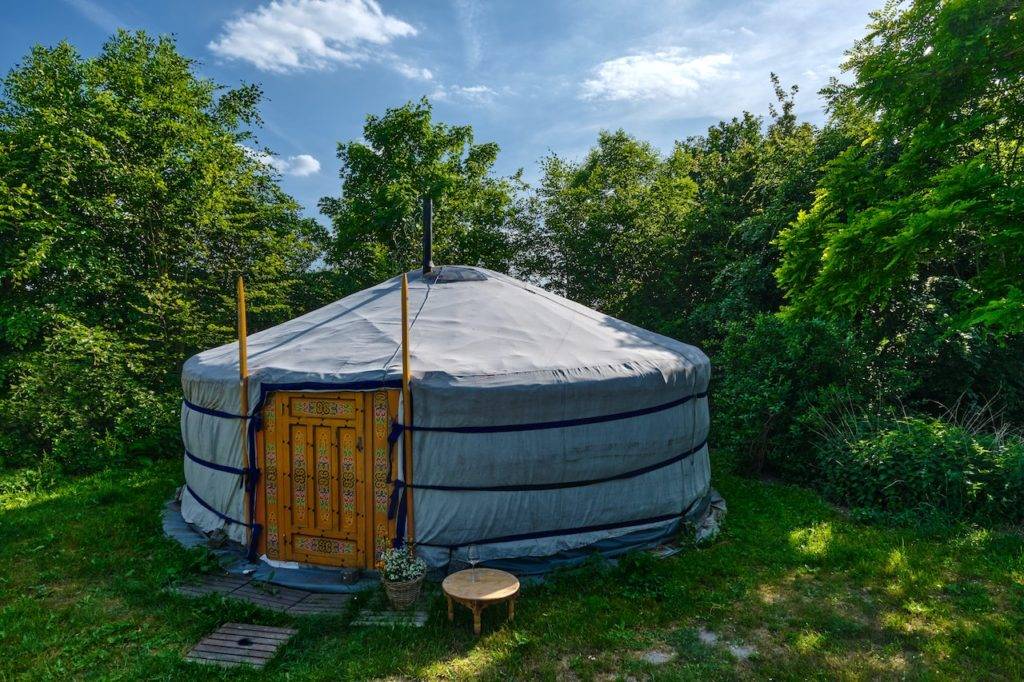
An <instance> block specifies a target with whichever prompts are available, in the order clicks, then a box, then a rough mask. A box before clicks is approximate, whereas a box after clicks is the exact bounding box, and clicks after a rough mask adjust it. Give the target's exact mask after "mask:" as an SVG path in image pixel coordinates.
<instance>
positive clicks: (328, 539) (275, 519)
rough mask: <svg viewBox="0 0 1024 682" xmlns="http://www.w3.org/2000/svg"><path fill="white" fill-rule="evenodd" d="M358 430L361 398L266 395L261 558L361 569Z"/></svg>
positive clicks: (362, 459) (362, 530)
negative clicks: (263, 526) (264, 535)
mask: <svg viewBox="0 0 1024 682" xmlns="http://www.w3.org/2000/svg"><path fill="white" fill-rule="evenodd" d="M268 418H269V421H268ZM364 425H365V419H364V414H363V395H362V394H361V393H334V394H323V393H319V394H318V393H281V394H276V395H274V396H272V398H271V400H270V401H269V402H268V405H267V409H266V410H265V412H264V425H263V460H264V461H263V477H262V478H263V480H264V485H263V488H264V495H265V499H264V505H263V506H264V509H265V521H266V523H265V526H266V540H265V545H264V546H265V548H266V553H267V556H268V557H270V558H273V559H280V560H283V561H300V562H303V563H311V564H327V565H331V566H350V567H357V566H363V565H365V563H366V556H365V553H366V547H365V546H364V545H365V542H363V538H364V537H365V535H366V534H365V525H364V524H365V521H364V519H365V514H364V507H365V505H366V494H365V485H364V472H365V469H366V467H365V461H366V457H365V449H366V448H365V442H364Z"/></svg>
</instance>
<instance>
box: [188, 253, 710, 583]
mask: <svg viewBox="0 0 1024 682" xmlns="http://www.w3.org/2000/svg"><path fill="white" fill-rule="evenodd" d="M403 290H404V286H403V278H402V277H397V278H395V279H391V280H388V281H386V282H383V283H381V284H378V285H377V286H374V287H372V288H369V289H366V290H365V291H360V292H358V293H356V294H353V295H351V296H348V297H346V298H344V299H342V300H340V301H337V302H335V303H332V304H330V305H327V306H325V307H323V308H320V309H319V310H315V311H313V312H311V313H308V314H306V315H303V316H302V317H298V318H296V319H293V320H291V321H289V322H285V323H283V324H280V325H278V326H276V327H272V328H270V329H265V330H263V331H260V332H258V333H255V334H252V335H251V336H245V335H244V334H243V338H244V339H245V341H246V342H245V344H244V353H243V355H244V357H243V358H242V359H240V351H242V350H243V349H242V348H240V346H239V344H238V343H233V344H229V345H225V346H221V347H219V348H215V349H212V350H208V351H206V352H203V353H200V354H198V355H196V356H194V357H192V358H190V359H189V360H188V361H187V362H186V363H185V365H184V368H183V371H182V388H183V390H184V401H183V407H182V413H181V433H182V438H183V440H184V445H185V459H184V467H185V486H184V487H183V489H182V493H181V515H182V517H183V518H184V520H185V521H187V522H188V523H189V524H191V525H192V526H193V527H195V528H198V529H199V530H201V531H204V532H212V531H217V530H218V529H219V530H221V531H222V532H223V533H224V534H226V535H227V537H229V538H230V539H232V540H234V541H237V542H238V543H241V544H242V545H244V546H245V547H246V548H247V549H248V551H249V554H250V556H251V557H254V558H262V560H263V561H264V562H269V563H271V564H272V565H275V566H298V567H303V568H306V567H309V566H320V567H340V568H366V569H372V568H373V566H374V564H375V561H376V559H377V558H378V557H379V555H380V552H381V551H382V550H383V549H384V548H386V547H391V546H398V545H401V544H403V543H412V546H413V547H414V548H415V551H416V552H417V553H418V554H419V555H420V556H421V557H422V558H423V559H425V560H426V562H427V563H428V565H429V566H430V567H431V568H432V569H436V570H437V571H441V572H443V571H445V570H453V569H455V568H461V567H464V566H465V564H466V562H467V560H468V561H470V562H473V563H477V562H479V563H480V564H482V565H490V566H496V567H501V568H506V569H509V570H513V571H516V572H519V573H536V572H543V571H545V570H548V569H550V568H551V567H553V566H557V565H560V564H564V563H566V562H572V561H576V560H579V559H580V558H582V557H585V556H587V555H589V554H593V553H602V554H605V555H615V554H618V553H622V552H624V551H627V550H630V549H634V548H640V547H651V546H654V545H657V544H659V543H661V542H664V541H665V540H666V539H667V538H669V537H671V536H672V535H673V534H675V533H676V532H678V531H679V529H680V528H681V527H682V525H683V524H700V523H701V522H702V520H705V519H706V518H707V515H708V514H709V505H710V502H711V501H712V500H713V499H715V493H714V491H713V490H712V488H711V485H710V467H709V461H708V450H707V445H706V442H707V437H708V425H709V421H708V399H707V389H708V379H709V376H710V363H709V361H708V358H707V357H706V356H705V355H704V353H702V352H701V351H700V350H698V349H697V348H695V347H693V346H690V345H687V344H685V343H681V342H679V341H676V340H674V339H670V338H667V337H665V336H661V335H659V334H655V333H652V332H649V331H646V330H644V329H641V328H639V327H636V326H634V325H631V324H627V323H625V322H622V321H620V320H617V319H615V318H613V317H609V316H607V315H603V314H601V313H599V312H597V311H595V310H592V309H589V308H587V307H585V306H582V305H579V304H577V303H574V302H573V301H570V300H567V299H565V298H563V297H561V296H557V295H555V294H552V293H550V292H548V291H545V290H544V289H542V288H539V287H536V286H532V285H530V284H527V283H524V282H521V281H518V280H516V279H513V278H512V277H508V276H506V275H503V274H500V273H497V272H492V271H490V270H486V269H483V268H477V267H465V266H444V267H436V268H424V270H422V271H421V270H416V271H413V272H411V273H409V274H408V286H407V297H406V298H405V299H404V300H403ZM403 302H404V303H405V307H406V310H407V316H406V318H405V319H406V320H407V323H406V325H407V326H406V325H403V314H402V311H403ZM403 335H404V336H407V338H408V343H407V344H406V345H405V346H404V347H403V343H402V340H403ZM404 350H407V351H408V352H407V353H405V352H403V351H404ZM406 356H407V357H406ZM404 373H407V376H408V386H407V388H408V392H407V393H404V391H403V374H404ZM240 387H243V390H240ZM403 395H408V396H409V397H408V398H407V399H406V398H404V397H403ZM718 499H720V498H718Z"/></svg>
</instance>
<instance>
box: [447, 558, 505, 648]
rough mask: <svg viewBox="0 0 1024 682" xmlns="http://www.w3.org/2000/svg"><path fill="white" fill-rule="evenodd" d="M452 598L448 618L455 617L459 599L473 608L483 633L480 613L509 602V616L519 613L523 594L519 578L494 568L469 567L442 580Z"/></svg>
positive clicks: (476, 629) (476, 630)
mask: <svg viewBox="0 0 1024 682" xmlns="http://www.w3.org/2000/svg"><path fill="white" fill-rule="evenodd" d="M441 589H443V590H444V596H445V597H447V598H448V620H454V619H455V606H454V603H453V602H459V603H460V604H462V605H463V606H465V607H466V608H468V609H469V610H470V611H472V612H473V632H474V634H477V635H479V634H480V614H481V613H483V610H484V609H485V608H487V607H488V606H490V605H492V604H500V603H501V602H503V601H507V602H508V619H509V620H512V619H513V618H515V617H516V597H517V596H519V578H517V577H515V576H514V575H512V574H511V573H508V572H506V571H499V570H497V569H494V568H469V569H466V570H465V571H459V572H457V573H452V574H451V575H450V576H448V577H447V578H445V579H444V582H442V583H441Z"/></svg>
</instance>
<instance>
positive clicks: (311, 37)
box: [209, 0, 416, 73]
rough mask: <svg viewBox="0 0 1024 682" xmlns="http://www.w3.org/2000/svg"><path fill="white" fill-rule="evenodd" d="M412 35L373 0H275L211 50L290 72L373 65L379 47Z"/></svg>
mask: <svg viewBox="0 0 1024 682" xmlns="http://www.w3.org/2000/svg"><path fill="white" fill-rule="evenodd" d="M414 35H416V29H415V28H414V27H413V26H411V25H410V24H408V23H406V22H404V21H402V20H401V19H398V18H397V17H394V16H391V15H388V14H385V13H384V11H383V10H382V9H381V7H380V5H378V4H377V3H376V2H375V1H374V0H275V1H274V2H271V3H270V4H268V5H263V6H261V7H259V8H257V9H255V10H252V11H250V12H244V13H242V14H240V15H238V16H237V17H235V18H234V19H232V20H231V21H229V22H227V24H225V26H224V29H223V30H222V32H221V34H220V36H218V37H217V39H216V40H214V41H212V42H211V43H210V44H209V48H210V49H211V50H213V52H214V53H216V54H217V55H219V56H221V57H224V58H226V59H240V60H242V61H247V62H250V63H251V64H253V65H254V66H256V68H258V69H261V70H263V71H272V72H276V73H287V72H290V71H299V70H303V69H326V68H328V67H330V66H332V65H335V64H344V65H355V64H359V63H361V62H365V61H371V60H374V59H377V58H379V57H380V56H381V55H380V54H379V47H380V46H383V45H387V44H389V43H390V42H391V41H392V40H394V39H395V38H403V37H407V36H414ZM373 47H377V48H378V49H377V51H376V52H374V51H372V48H373Z"/></svg>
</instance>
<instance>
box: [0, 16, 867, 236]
mask: <svg viewBox="0 0 1024 682" xmlns="http://www.w3.org/2000/svg"><path fill="white" fill-rule="evenodd" d="M5 4H6V3H5ZM881 4H882V3H881V0H869V1H863V0H772V1H768V0H763V1H762V0H757V1H754V0H635V1H632V2H626V1H625V0H589V1H586V2H584V1H582V0H517V1H505V0H492V1H490V2H486V1H484V0H379V1H374V0H274V1H267V0H263V1H260V0H252V1H248V2H245V1H242V0H217V1H213V2H211V1H210V0H134V1H129V0H34V1H33V2H18V3H14V2H11V3H9V4H7V8H6V11H5V21H4V22H3V23H2V24H0V68H2V70H3V71H4V72H6V71H7V70H9V69H10V68H12V67H13V66H14V65H15V64H17V63H18V62H19V61H21V59H22V58H23V57H24V56H25V54H26V53H27V52H28V51H29V50H30V48H31V47H32V46H33V45H35V44H43V45H54V44H56V43H58V42H59V41H61V40H68V41H69V42H71V43H72V44H73V45H75V46H76V47H77V48H78V49H79V51H80V52H81V53H82V54H83V55H86V56H90V55H94V54H96V53H97V52H98V50H99V49H100V47H101V46H102V44H103V42H104V41H105V40H106V39H107V37H108V36H109V35H110V34H111V33H112V32H113V31H115V30H116V29H117V28H119V27H120V28H127V29H144V30H146V31H148V32H151V33H154V34H173V35H174V36H175V37H176V39H177V42H178V47H179V50H180V51H181V52H182V53H183V54H185V55H187V56H189V57H191V58H193V59H195V60H196V61H197V70H198V73H199V74H200V75H201V76H203V77H207V78H211V79H213V80H214V81H216V82H218V83H220V84H223V85H226V86H234V85H238V84H240V83H243V82H244V83H258V84H260V85H261V86H262V87H263V90H264V92H265V94H266V98H267V99H266V101H265V102H264V103H263V104H262V106H261V112H262V116H263V119H264V124H263V127H262V128H261V129H260V130H259V131H258V144H257V147H258V149H259V150H261V151H258V152H256V153H258V154H259V157H260V158H261V159H263V160H264V161H265V162H266V163H268V164H270V165H271V166H273V167H274V168H275V169H276V170H277V171H278V172H279V173H280V177H281V182H282V185H283V187H284V188H285V190H286V191H288V192H289V193H290V194H291V195H292V196H294V197H295V198H296V199H297V200H298V201H299V202H300V203H301V204H302V205H303V206H304V207H305V212H306V214H307V215H311V216H318V212H317V209H316V204H317V201H318V200H319V198H320V197H322V196H327V195H332V196H337V195H338V194H339V192H340V181H339V179H338V172H339V162H338V160H337V144H338V143H339V142H346V141H349V140H352V139H359V138H360V136H361V132H362V126H363V122H364V120H365V118H366V116H367V114H382V113H383V112H384V111H385V110H386V109H388V108H389V107H395V106H400V105H402V104H404V103H405V102H408V101H410V100H416V99H419V98H420V97H422V96H424V95H425V96H427V97H429V98H430V100H431V102H432V103H433V105H434V116H435V119H436V120H439V121H444V122H446V123H450V124H460V125H461V124H470V125H472V126H473V129H474V133H475V135H476V139H477V140H478V141H493V142H497V143H498V144H499V145H500V147H501V153H500V155H499V158H498V163H497V166H496V169H495V170H496V171H497V172H498V173H499V174H510V173H513V172H515V171H516V170H517V169H520V168H522V169H523V170H524V172H525V177H526V178H527V179H528V180H536V179H537V177H538V172H539V171H538V162H539V161H540V160H541V159H542V158H543V157H544V156H546V155H547V154H549V153H557V154H559V155H562V156H565V157H569V158H573V159H578V158H582V157H583V156H584V155H585V154H586V152H587V150H588V149H589V148H590V147H591V146H593V144H594V143H595V141H596V140H597V135H598V133H599V132H600V131H601V130H615V129H618V128H623V129H625V130H626V131H627V132H629V133H631V134H633V135H635V136H637V137H639V138H641V139H644V140H647V141H649V142H651V143H652V144H654V145H655V146H656V147H658V148H660V149H662V150H664V151H668V150H670V149H671V148H672V144H673V142H674V141H675V140H677V139H684V138H686V137H688V136H690V135H696V134H700V133H701V132H703V131H704V130H706V129H707V128H708V126H710V125H713V124H715V123H716V122H717V121H719V120H721V119H727V118H731V117H733V116H736V115H739V114H740V113H741V112H742V111H744V110H749V111H752V112H754V113H757V114H766V113H767V107H768V103H769V102H770V101H771V99H772V97H771V86H770V83H769V74H770V73H771V72H772V71H774V72H776V73H778V74H779V76H780V77H781V79H782V82H783V84H785V85H787V86H788V85H791V84H797V85H799V86H800V94H799V95H798V97H797V112H798V114H799V115H800V116H801V118H803V119H804V120H810V121H812V122H814V123H820V122H822V121H823V120H824V113H823V110H822V101H821V99H820V97H819V96H818V95H817V92H818V90H819V89H820V88H821V87H823V86H824V85H825V84H826V83H827V82H828V80H829V78H830V77H832V76H839V77H842V74H841V71H840V65H841V64H842V61H843V53H844V51H845V50H847V49H849V47H850V46H851V45H852V44H853V41H854V40H856V39H857V38H859V37H861V36H862V35H864V33H865V26H866V24H867V22H868V21H869V17H868V13H869V12H870V11H871V10H873V9H877V8H878V7H879V6H880V5H881ZM264 150H269V151H264ZM321 219H322V217H321Z"/></svg>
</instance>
